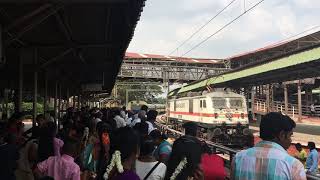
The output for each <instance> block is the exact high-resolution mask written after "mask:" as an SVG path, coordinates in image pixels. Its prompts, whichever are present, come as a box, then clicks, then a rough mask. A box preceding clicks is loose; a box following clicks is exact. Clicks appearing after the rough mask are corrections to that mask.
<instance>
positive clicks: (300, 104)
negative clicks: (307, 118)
mask: <svg viewBox="0 0 320 180" xmlns="http://www.w3.org/2000/svg"><path fill="white" fill-rule="evenodd" d="M298 113H299V115H298V122H302V98H301V80H299V83H298Z"/></svg>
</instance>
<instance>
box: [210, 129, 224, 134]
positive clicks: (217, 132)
mask: <svg viewBox="0 0 320 180" xmlns="http://www.w3.org/2000/svg"><path fill="white" fill-rule="evenodd" d="M212 133H213V134H214V136H220V135H221V134H222V130H221V129H220V128H215V129H214V130H213V132H212Z"/></svg>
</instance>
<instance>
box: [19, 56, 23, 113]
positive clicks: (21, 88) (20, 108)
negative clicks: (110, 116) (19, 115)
mask: <svg viewBox="0 0 320 180" xmlns="http://www.w3.org/2000/svg"><path fill="white" fill-rule="evenodd" d="M22 56H23V53H22V51H20V59H19V89H18V112H22V97H23V93H22V91H23V57H22Z"/></svg>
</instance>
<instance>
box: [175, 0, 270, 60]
mask: <svg viewBox="0 0 320 180" xmlns="http://www.w3.org/2000/svg"><path fill="white" fill-rule="evenodd" d="M263 1H265V0H261V1H259V2H258V3H256V4H255V5H253V6H251V7H250V8H249V9H248V10H246V11H244V12H243V13H241V14H240V15H239V16H237V17H236V18H234V19H233V20H232V21H230V22H228V23H227V24H225V25H224V26H222V27H221V28H220V29H219V30H217V31H216V32H214V33H213V34H211V35H210V36H208V37H207V38H205V39H204V40H202V41H201V42H200V43H198V44H197V45H195V46H193V47H192V48H191V49H190V50H188V51H187V52H185V53H184V54H182V55H181V56H180V57H183V56H185V55H187V54H188V53H190V52H191V51H193V50H194V49H196V48H198V47H199V46H200V45H202V44H203V43H205V42H206V41H207V40H209V39H210V38H212V37H213V36H215V35H216V34H218V33H219V32H220V31H222V30H223V29H225V28H226V27H228V26H229V25H231V24H232V23H233V22H235V21H236V20H238V19H239V18H241V17H242V16H243V15H245V14H246V13H248V12H249V11H251V10H252V9H254V8H255V7H257V6H258V5H259V4H261V3H262V2H263Z"/></svg>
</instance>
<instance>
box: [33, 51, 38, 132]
mask: <svg viewBox="0 0 320 180" xmlns="http://www.w3.org/2000/svg"><path fill="white" fill-rule="evenodd" d="M37 58H38V51H37V49H34V66H35V69H34V77H33V78H34V79H33V81H34V87H33V121H32V127H35V126H36V118H37V103H38V99H37V94H38V68H37V63H38V60H37Z"/></svg>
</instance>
